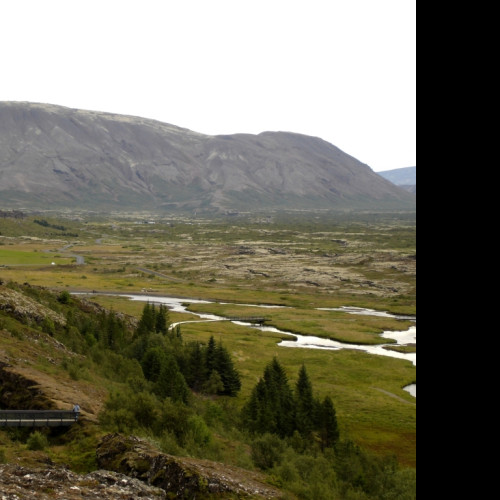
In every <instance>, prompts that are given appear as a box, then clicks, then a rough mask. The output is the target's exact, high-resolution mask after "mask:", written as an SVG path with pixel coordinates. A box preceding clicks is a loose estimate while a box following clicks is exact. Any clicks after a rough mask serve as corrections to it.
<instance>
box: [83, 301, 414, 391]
mask: <svg viewBox="0 0 500 500" xmlns="http://www.w3.org/2000/svg"><path fill="white" fill-rule="evenodd" d="M82 295H88V294H82ZM109 295H119V296H122V297H126V298H129V299H130V300H133V301H140V302H151V303H155V304H163V305H166V306H167V307H168V308H169V310H171V311H173V312H176V313H183V314H193V315H195V316H198V318H199V320H194V321H181V322H179V323H175V324H174V325H172V327H176V326H177V325H182V324H186V323H205V322H212V321H214V322H215V321H227V320H226V319H225V318H224V317H222V316H216V315H215V314H200V313H193V312H191V311H188V310H187V307H188V306H187V304H215V303H216V302H214V301H209V300H197V299H186V298H182V299H181V298H176V297H156V296H149V295H128V294H109ZM236 305H244V306H248V307H261V308H265V309H280V308H283V306H269V305H258V304H236ZM318 310H319V311H336V312H344V313H346V314H354V315H363V316H379V317H384V318H395V319H401V320H410V321H415V323H416V318H415V317H414V316H405V315H397V314H391V313H389V312H385V311H376V310H375V309H364V308H360V307H349V306H345V307H337V308H318ZM234 323H236V324H240V325H244V326H248V327H251V328H255V329H257V330H261V331H263V332H273V333H279V334H283V335H287V336H290V337H292V338H294V339H295V340H282V341H281V342H280V343H279V344H278V345H279V346H281V347H290V348H302V349H322V350H339V349H354V350H357V351H363V352H367V353H369V354H375V355H379V356H388V357H392V358H398V359H405V360H407V361H410V362H411V363H413V365H415V366H416V365H417V354H416V353H403V352H398V351H395V350H393V349H391V347H392V348H394V347H396V346H408V345H416V343H417V327H416V326H411V327H410V328H409V329H408V330H405V331H386V332H383V333H382V334H381V336H382V337H383V338H386V339H391V340H395V341H396V343H387V344H379V345H362V344H346V343H344V342H338V341H336V340H330V339H324V338H321V337H313V336H310V335H299V334H296V333H291V332H286V331H283V330H278V329H277V328H274V327H272V326H260V325H252V324H250V323H241V322H238V321H235V322H234ZM404 389H405V390H406V391H408V392H409V393H410V394H411V395H412V396H414V397H416V396H417V386H416V384H411V385H409V386H406V387H405V388H404Z"/></svg>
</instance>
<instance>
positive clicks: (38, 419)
mask: <svg viewBox="0 0 500 500" xmlns="http://www.w3.org/2000/svg"><path fill="white" fill-rule="evenodd" d="M78 416H79V413H76V412H74V411H62V410H0V427H69V426H70V425H73V424H74V423H76V422H77V421H78Z"/></svg>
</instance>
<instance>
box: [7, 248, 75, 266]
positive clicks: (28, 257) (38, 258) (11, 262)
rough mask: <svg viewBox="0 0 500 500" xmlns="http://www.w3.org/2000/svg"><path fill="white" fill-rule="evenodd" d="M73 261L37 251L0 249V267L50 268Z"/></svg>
mask: <svg viewBox="0 0 500 500" xmlns="http://www.w3.org/2000/svg"><path fill="white" fill-rule="evenodd" d="M73 260H74V259H72V258H64V257H61V256H60V255H57V254H49V253H41V252H38V251H20V250H5V249H1V248H0V266H2V265H3V266H50V265H52V262H54V263H55V264H56V265H67V264H71V263H72V262H73Z"/></svg>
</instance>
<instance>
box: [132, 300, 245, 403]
mask: <svg viewBox="0 0 500 500" xmlns="http://www.w3.org/2000/svg"><path fill="white" fill-rule="evenodd" d="M134 338H135V341H134V343H133V344H132V346H131V349H132V356H133V357H134V358H135V359H137V360H138V361H139V362H140V364H141V366H142V369H143V372H144V376H145V377H146V379H147V380H149V381H150V382H152V383H153V384H154V388H155V389H154V392H155V393H156V394H157V395H158V396H160V397H162V398H166V397H170V398H172V399H173V400H174V401H182V402H185V403H186V402H187V399H188V397H189V389H192V390H194V391H198V392H204V393H206V394H217V395H220V396H231V397H234V396H236V395H237V394H238V392H239V391H240V389H241V380H240V375H239V373H238V371H237V370H236V368H235V367H234V363H233V360H232V359H231V355H230V353H229V351H228V350H227V349H226V348H225V347H224V346H223V345H222V342H220V343H219V344H217V343H216V342H215V339H214V337H211V338H210V341H209V342H208V345H206V346H205V345H202V344H200V343H197V342H193V343H190V344H184V342H183V339H182V333H181V329H180V327H179V326H177V327H175V328H171V327H170V324H169V317H168V310H167V308H166V307H165V306H163V305H160V307H159V309H158V308H156V307H155V305H154V304H150V303H147V304H146V305H145V306H144V310H143V313H142V316H141V319H140V321H139V324H138V326H137V328H136V331H135V335H134Z"/></svg>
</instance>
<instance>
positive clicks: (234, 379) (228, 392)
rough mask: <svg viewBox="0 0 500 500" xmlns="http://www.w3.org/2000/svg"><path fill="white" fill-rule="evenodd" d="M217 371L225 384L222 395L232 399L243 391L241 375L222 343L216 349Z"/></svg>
mask: <svg viewBox="0 0 500 500" xmlns="http://www.w3.org/2000/svg"><path fill="white" fill-rule="evenodd" d="M216 369H217V372H218V373H219V375H220V377H221V380H222V383H223V384H224V389H223V391H222V392H221V393H220V394H221V395H225V396H231V397H234V396H236V395H237V394H238V392H239V391H240V389H241V379H240V374H239V373H238V371H237V370H236V368H235V367H234V363H233V360H232V359H231V355H230V354H229V351H228V350H227V349H226V348H225V347H224V346H223V345H222V342H221V343H220V344H219V345H218V346H217V349H216Z"/></svg>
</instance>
